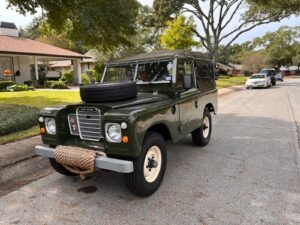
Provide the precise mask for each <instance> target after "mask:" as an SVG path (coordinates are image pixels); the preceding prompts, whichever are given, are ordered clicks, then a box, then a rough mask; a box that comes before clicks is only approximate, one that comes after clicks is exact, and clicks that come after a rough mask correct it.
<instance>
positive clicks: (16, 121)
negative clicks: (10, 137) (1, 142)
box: [0, 105, 40, 136]
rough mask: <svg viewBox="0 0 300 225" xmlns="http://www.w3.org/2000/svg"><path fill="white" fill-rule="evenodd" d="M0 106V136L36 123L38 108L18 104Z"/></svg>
mask: <svg viewBox="0 0 300 225" xmlns="http://www.w3.org/2000/svg"><path fill="white" fill-rule="evenodd" d="M0 108H1V110H0V136H2V135H6V134H10V133H13V132H16V131H22V130H26V129H28V128H31V127H32V126H34V125H37V124H38V116H39V111H40V110H39V109H38V108H35V107H31V106H20V105H0Z"/></svg>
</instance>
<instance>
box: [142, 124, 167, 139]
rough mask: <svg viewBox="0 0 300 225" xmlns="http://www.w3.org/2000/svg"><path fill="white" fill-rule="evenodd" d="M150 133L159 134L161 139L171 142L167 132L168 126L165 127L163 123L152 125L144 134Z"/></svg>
mask: <svg viewBox="0 0 300 225" xmlns="http://www.w3.org/2000/svg"><path fill="white" fill-rule="evenodd" d="M150 131H154V132H157V133H159V134H161V135H162V136H163V138H164V139H165V141H168V140H172V136H171V133H170V130H169V128H168V126H167V125H165V124H164V123H158V124H154V125H152V126H151V127H149V128H148V129H147V131H146V134H147V133H148V132H150Z"/></svg>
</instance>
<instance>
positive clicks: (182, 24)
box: [160, 15, 199, 49]
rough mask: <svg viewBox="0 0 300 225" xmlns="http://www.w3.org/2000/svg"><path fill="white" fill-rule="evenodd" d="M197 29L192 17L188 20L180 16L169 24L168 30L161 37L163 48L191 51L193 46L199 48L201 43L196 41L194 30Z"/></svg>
mask: <svg viewBox="0 0 300 225" xmlns="http://www.w3.org/2000/svg"><path fill="white" fill-rule="evenodd" d="M195 28H196V25H195V23H194V20H193V18H192V17H189V18H188V19H186V17H185V16H183V15H180V16H179V17H178V18H176V19H175V20H173V21H168V22H167V28H166V29H165V31H164V33H163V34H162V35H161V36H160V41H161V43H162V46H163V47H165V48H167V49H191V48H192V47H193V46H199V43H198V42H196V41H194V39H193V36H194V33H193V29H195Z"/></svg>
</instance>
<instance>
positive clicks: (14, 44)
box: [0, 35, 89, 58]
mask: <svg viewBox="0 0 300 225" xmlns="http://www.w3.org/2000/svg"><path fill="white" fill-rule="evenodd" d="M0 53H2V54H3V53H5V54H21V55H37V56H52V57H63V58H89V57H88V56H84V55H82V54H79V53H76V52H72V51H69V50H66V49H63V48H58V47H55V46H53V45H48V44H45V43H42V42H39V41H34V40H31V39H27V38H19V37H11V36H2V35H0Z"/></svg>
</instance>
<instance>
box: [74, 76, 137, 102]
mask: <svg viewBox="0 0 300 225" xmlns="http://www.w3.org/2000/svg"><path fill="white" fill-rule="evenodd" d="M136 95H137V85H136V83H135V82H133V81H128V82H119V83H101V84H89V85H85V86H82V87H80V97H81V99H82V101H84V102H86V103H96V102H113V101H121V100H126V99H130V98H134V97H136Z"/></svg>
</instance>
